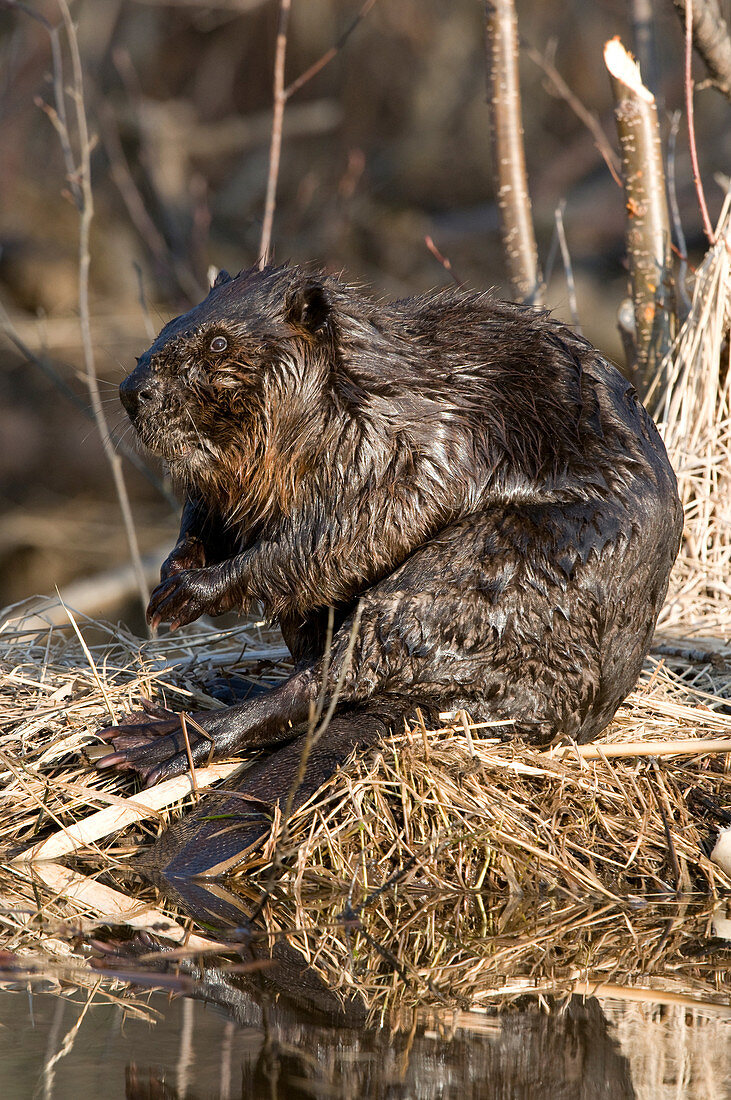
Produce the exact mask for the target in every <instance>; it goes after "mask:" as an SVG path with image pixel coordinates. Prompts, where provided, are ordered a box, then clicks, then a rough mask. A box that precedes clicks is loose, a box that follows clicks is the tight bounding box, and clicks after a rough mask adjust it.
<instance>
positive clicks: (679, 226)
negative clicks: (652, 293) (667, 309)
mask: <svg viewBox="0 0 731 1100" xmlns="http://www.w3.org/2000/svg"><path fill="white" fill-rule="evenodd" d="M680 117H681V116H680V111H673V116H672V119H671V120H670V134H669V136H668V202H669V203H670V215H671V217H672V219H673V229H674V230H675V239H676V241H677V242H678V255H679V260H680V263H679V265H678V274H677V278H676V280H675V290H676V294H677V297H678V302H677V303H676V307H675V308H676V310H677V312H678V320H679V322H680V324H681V325H682V324H683V322H684V321H685V319H686V317H687V316H688V314H689V313H690V306H691V303H690V297H689V295H688V287H687V285H686V284H687V279H688V246H687V244H686V242H685V233H684V232H683V223H682V221H681V219H680V207H679V206H678V190H677V187H676V184H675V162H676V157H675V152H676V149H677V144H678V130H679V129H680Z"/></svg>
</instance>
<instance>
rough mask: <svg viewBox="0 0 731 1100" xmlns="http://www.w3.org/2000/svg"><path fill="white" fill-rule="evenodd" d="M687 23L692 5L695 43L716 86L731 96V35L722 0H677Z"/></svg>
mask: <svg viewBox="0 0 731 1100" xmlns="http://www.w3.org/2000/svg"><path fill="white" fill-rule="evenodd" d="M673 3H674V4H675V10H676V11H677V13H678V15H679V16H680V18H681V20H682V22H683V26H685V22H686V18H687V12H688V8H691V9H692V28H693V29H692V34H693V45H694V46H695V48H696V49H697V51H698V53H699V54H700V55H701V57H702V58H703V61H704V62H705V65H706V68H707V69H708V71H709V73H710V74H711V78H712V81H713V85H714V87H716V88H718V90H719V92H722V93H723V94H724V95H725V96H726V98H727V99H731V36H729V29H728V26H727V24H726V21H725V19H724V18H723V16H722V15H721V6H720V4H719V0H692V4H688V3H687V0H673Z"/></svg>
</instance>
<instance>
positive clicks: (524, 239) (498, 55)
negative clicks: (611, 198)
mask: <svg viewBox="0 0 731 1100" xmlns="http://www.w3.org/2000/svg"><path fill="white" fill-rule="evenodd" d="M485 30H486V52H487V103H488V107H489V109H490V124H491V125H490V129H491V135H492V156H493V176H494V180H495V190H496V192H497V200H498V207H499V210H500V222H501V230H502V239H503V248H504V251H505V262H506V265H507V269H508V277H509V279H510V285H511V287H512V289H513V292H514V293H515V295H516V296H517V297H518V298H521V299H522V300H524V301H527V302H532V303H534V304H538V303H539V302H540V299H541V295H542V277H541V272H540V268H539V265H538V249H537V247H536V238H535V232H534V229H533V215H532V211H531V202H530V196H529V194H528V183H527V179H526V170H525V151H524V147H523V121H522V113H521V104H520V82H519V79H518V26H517V19H516V15H515V8H514V5H513V0H487V2H486V4H485Z"/></svg>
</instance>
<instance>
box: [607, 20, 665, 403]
mask: <svg viewBox="0 0 731 1100" xmlns="http://www.w3.org/2000/svg"><path fill="white" fill-rule="evenodd" d="M604 60H605V63H606V66H607V68H608V70H609V73H610V75H611V78H612V87H613V91H614V96H615V101H616V108H615V117H616V121H617V133H618V135H619V143H620V149H621V154H622V177H623V182H624V194H625V200H626V208H627V253H628V256H629V265H630V280H631V290H632V301H633V304H634V314H635V343H636V366H637V377H636V383H637V387H638V389H639V391H640V394H641V396H644V395H645V394H646V393H647V392H648V390H649V388H650V386H651V384H652V382H653V380H654V378H655V375H656V374H657V372H658V370H660V369H661V365H662V363H663V360H665V357H666V355H667V353H668V351H669V350H670V345H671V343H672V337H673V332H672V320H673V316H672V312H671V302H672V273H671V251H670V240H671V238H670V219H669V217H668V207H667V199H666V193H665V171H664V167H663V159H662V146H661V143H660V131H659V127H658V118H657V107H656V105H655V99H654V96H653V95H652V93H651V92H650V91H648V89H647V88H646V87H645V86H644V84H643V83H642V79H641V77H640V71H639V68H638V66H637V65H636V63H635V62H634V61H633V59H632V58H631V56H630V55H629V54H628V53H627V51H626V50H625V49H624V47H623V46H622V44H621V43H620V42H619V39H616V38H615V39H612V40H611V42H608V43H607V45H606V46H605V48H604ZM659 389H662V387H661V386H660V387H659ZM656 392H657V390H656Z"/></svg>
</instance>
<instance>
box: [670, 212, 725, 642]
mask: <svg viewBox="0 0 731 1100" xmlns="http://www.w3.org/2000/svg"><path fill="white" fill-rule="evenodd" d="M730 247H731V194H728V195H727V196H726V200H725V202H724V205H723V210H722V212H721V216H720V218H719V221H718V227H717V230H716V243H715V244H714V245H713V246H712V247H711V248H710V249H709V250H708V252H707V253H706V256H705V257H704V259H703V262H702V263H701V265H700V266H699V268H698V270H697V272H696V275H695V281H694V284H693V300H692V306H691V310H690V313H689V315H688V318H687V320H686V321H685V323H684V325H683V327H682V329H681V331H680V333H679V334H678V337H677V340H676V343H675V347H674V348H673V350H672V353H671V356H670V364H669V371H668V382H667V386H666V389H665V392H664V393H663V394H662V395H661V398H660V401H659V402H658V405H659V411H658V414H657V418H658V427H659V429H660V432H661V434H662V436H663V438H664V440H665V445H666V447H667V449H668V453H669V455H670V459H671V461H672V463H673V466H674V468H675V470H676V473H677V475H678V488H679V491H680V497H681V500H682V501H683V506H684V508H685V532H684V537H683V546H682V548H681V552H680V556H679V558H678V562H677V564H676V567H675V569H674V571H673V577H672V580H671V588H670V596H669V599H668V603H667V606H666V608H665V610H664V612H663V615H662V617H661V626H662V627H663V628H667V629H672V630H674V631H676V630H677V631H678V632H682V633H683V634H684V635H685V636H686V637H689V636H691V635H692V634H694V633H698V632H701V633H704V634H716V635H718V636H722V637H725V638H728V637H729V635H730V634H731V579H730V578H731V370H729V355H730V354H731V343H730V342H729V340H728V336H729V324H730V323H731V254H730V252H729V248H730ZM663 375H664V370H662V369H661V370H660V371H659V374H658V377H662V376H663Z"/></svg>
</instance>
